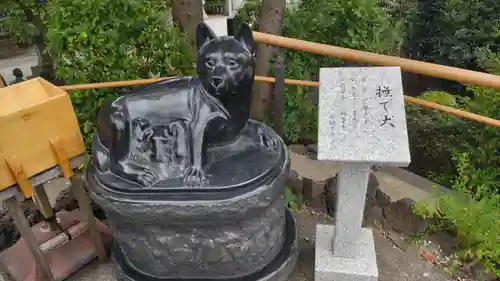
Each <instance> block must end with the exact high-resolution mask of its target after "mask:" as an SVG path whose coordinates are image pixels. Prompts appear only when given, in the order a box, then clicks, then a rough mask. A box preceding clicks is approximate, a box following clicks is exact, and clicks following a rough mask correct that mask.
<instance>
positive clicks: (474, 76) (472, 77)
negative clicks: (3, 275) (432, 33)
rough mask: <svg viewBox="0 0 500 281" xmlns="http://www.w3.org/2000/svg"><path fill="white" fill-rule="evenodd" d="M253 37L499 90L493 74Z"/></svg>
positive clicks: (259, 35)
mask: <svg viewBox="0 0 500 281" xmlns="http://www.w3.org/2000/svg"><path fill="white" fill-rule="evenodd" d="M253 36H254V38H255V41H257V42H259V43H264V44H267V45H272V46H277V47H281V48H286V49H292V50H297V51H303V52H308V53H312V54H317V55H322V56H329V57H335V58H340V59H343V60H347V61H356V62H360V63H366V64H370V65H379V66H399V67H401V70H403V71H408V72H413V73H418V74H422V75H426V76H432V77H438V78H443V79H447V80H453V81H457V82H460V83H463V84H473V85H478V86H485V87H490V88H495V89H500V76H497V75H493V74H488V73H483V72H478V71H472V70H466V69H461V68H456V67H451V66H444V65H439V64H434V63H428V62H421V61H415V60H410V59H404V58H399V57H393V56H387V55H380V54H375V53H370V52H364V51H358V50H352V49H347V48H342V47H336V46H331V45H326V44H320V43H314V42H309V41H304V40H299V39H295V38H288V37H282V36H277V35H271V34H267V33H261V32H253Z"/></svg>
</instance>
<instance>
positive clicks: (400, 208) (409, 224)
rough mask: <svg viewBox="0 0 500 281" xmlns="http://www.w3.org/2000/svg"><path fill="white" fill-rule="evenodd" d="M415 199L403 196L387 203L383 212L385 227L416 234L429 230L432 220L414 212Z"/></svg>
mask: <svg viewBox="0 0 500 281" xmlns="http://www.w3.org/2000/svg"><path fill="white" fill-rule="evenodd" d="M414 204H415V201H414V200H412V199H410V198H403V199H400V200H398V201H396V202H393V203H391V204H388V205H386V206H385V207H384V208H383V210H382V212H383V217H384V219H383V227H384V228H385V229H392V230H394V231H396V232H399V233H406V234H416V233H423V232H425V231H426V230H427V228H428V227H429V225H431V224H432V222H431V221H430V220H428V219H424V218H422V217H420V216H419V215H416V214H414V213H413V205H414Z"/></svg>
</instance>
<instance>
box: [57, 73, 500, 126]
mask: <svg viewBox="0 0 500 281" xmlns="http://www.w3.org/2000/svg"><path fill="white" fill-rule="evenodd" d="M168 78H169V77H160V78H151V79H141V80H129V81H117V82H103V83H92V84H77V85H67V86H61V87H60V88H61V89H63V90H66V91H72V90H90V89H102V88H115V87H129V86H138V85H145V84H150V83H154V82H158V81H161V80H164V79H168ZM255 81H258V82H265V83H274V82H275V81H276V80H275V78H274V77H263V76H256V77H255ZM285 83H286V84H289V85H297V86H306V87H319V82H315V81H305V80H293V79H285ZM404 99H405V101H406V102H408V103H414V104H418V105H420V106H423V107H426V108H429V109H435V110H440V111H443V112H446V113H449V114H452V115H455V116H458V117H461V118H466V119H470V120H473V121H477V122H480V123H484V124H487V125H490V126H494V127H499V128H500V120H496V119H493V118H489V117H486V116H482V115H479V114H474V113H470V112H467V111H463V110H459V109H456V108H453V107H449V106H444V105H440V104H438V103H435V102H429V101H425V100H422V99H417V98H413V97H409V96H405V97H404Z"/></svg>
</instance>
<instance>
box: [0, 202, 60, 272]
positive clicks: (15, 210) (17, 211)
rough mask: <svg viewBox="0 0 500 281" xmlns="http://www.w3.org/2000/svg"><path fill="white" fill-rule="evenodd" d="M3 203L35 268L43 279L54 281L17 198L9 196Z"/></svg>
mask: <svg viewBox="0 0 500 281" xmlns="http://www.w3.org/2000/svg"><path fill="white" fill-rule="evenodd" d="M5 205H6V206H7V210H8V212H9V215H10V216H11V217H12V219H14V224H15V225H16V227H17V229H18V230H19V233H20V234H21V237H22V238H23V239H24V241H25V242H26V245H27V246H28V249H29V250H30V252H31V254H32V255H33V260H34V261H35V264H36V267H37V270H38V271H39V272H40V273H41V274H42V279H43V281H55V278H54V275H52V272H51V271H50V267H49V264H48V262H47V261H46V260H45V257H44V255H43V253H42V250H40V246H39V245H38V242H37V241H36V238H35V235H34V234H33V232H31V227H30V224H29V222H28V220H27V219H26V217H25V216H24V212H23V210H21V207H20V206H19V203H18V202H17V199H16V198H15V197H11V198H9V199H7V200H6V201H5Z"/></svg>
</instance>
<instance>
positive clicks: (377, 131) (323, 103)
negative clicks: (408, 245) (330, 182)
mask: <svg viewBox="0 0 500 281" xmlns="http://www.w3.org/2000/svg"><path fill="white" fill-rule="evenodd" d="M318 131H319V138H318V160H323V161H332V162H336V163H339V164H340V165H341V167H340V171H339V176H338V182H337V192H336V194H337V200H336V202H337V207H336V214H335V227H334V226H332V225H318V226H317V229H316V264H315V281H352V280H356V281H375V280H377V279H378V269H377V259H376V254H375V245H374V240H373V233H372V231H371V229H365V228H362V227H361V224H362V221H363V212H364V209H365V202H366V193H367V189H368V179H369V175H370V170H371V166H372V165H388V166H407V165H408V164H409V163H410V150H409V145H408V133H407V129H406V116H405V111H404V103H403V90H402V80H401V70H400V69H399V67H360V68H357V67H350V68H322V69H321V71H320V99H319V130H318Z"/></svg>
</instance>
